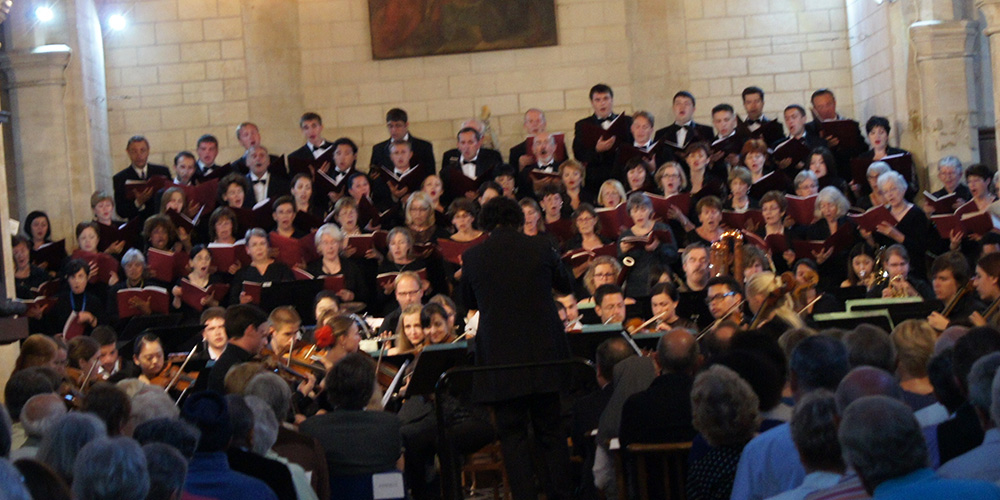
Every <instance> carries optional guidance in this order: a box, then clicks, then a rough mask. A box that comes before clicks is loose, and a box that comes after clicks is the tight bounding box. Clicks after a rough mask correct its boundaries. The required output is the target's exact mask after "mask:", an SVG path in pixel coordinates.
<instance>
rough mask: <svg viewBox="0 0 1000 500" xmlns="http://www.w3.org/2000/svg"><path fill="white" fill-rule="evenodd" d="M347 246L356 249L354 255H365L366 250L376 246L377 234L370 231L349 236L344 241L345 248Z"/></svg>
mask: <svg viewBox="0 0 1000 500" xmlns="http://www.w3.org/2000/svg"><path fill="white" fill-rule="evenodd" d="M347 247H351V248H353V249H354V255H355V256H356V257H363V256H364V255H365V252H367V251H369V250H371V249H372V248H375V234H374V233H370V234H360V235H355V236H348V237H347V241H345V242H344V248H347Z"/></svg>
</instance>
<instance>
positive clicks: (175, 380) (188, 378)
mask: <svg viewBox="0 0 1000 500" xmlns="http://www.w3.org/2000/svg"><path fill="white" fill-rule="evenodd" d="M197 349H198V346H197V345H195V346H194V347H192V348H191V351H190V352H188V353H186V354H185V353H183V352H181V353H174V354H170V355H168V356H167V360H166V366H164V367H163V370H160V373H159V374H157V375H156V376H155V377H153V378H151V379H150V380H149V383H150V385H155V386H158V387H162V388H163V392H170V390H171V389H175V390H177V391H180V393H181V394H180V395H181V396H183V395H184V393H186V392H187V390H188V389H189V388H191V386H192V385H193V384H194V383H195V381H196V380H198V375H199V374H198V373H194V375H191V374H190V373H187V372H185V371H184V369H185V368H186V367H187V364H188V361H191V358H192V357H193V356H194V353H195V351H196V350H197ZM177 400H178V401H180V397H178V398H177Z"/></svg>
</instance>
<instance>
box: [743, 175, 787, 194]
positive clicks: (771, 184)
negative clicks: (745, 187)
mask: <svg viewBox="0 0 1000 500" xmlns="http://www.w3.org/2000/svg"><path fill="white" fill-rule="evenodd" d="M787 188H788V177H786V176H785V174H784V173H782V172H780V171H774V172H768V173H766V174H764V175H763V176H762V177H761V178H760V179H757V182H754V183H753V184H751V185H750V197H751V198H756V199H758V200H759V199H761V198H763V197H764V195H765V194H767V193H768V192H770V191H781V192H782V193H784V192H785V191H787Z"/></svg>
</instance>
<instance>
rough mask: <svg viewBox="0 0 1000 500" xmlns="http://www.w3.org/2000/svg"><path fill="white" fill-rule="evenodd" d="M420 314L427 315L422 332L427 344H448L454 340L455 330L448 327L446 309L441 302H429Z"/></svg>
mask: <svg viewBox="0 0 1000 500" xmlns="http://www.w3.org/2000/svg"><path fill="white" fill-rule="evenodd" d="M421 314H422V315H424V316H426V317H427V324H428V326H427V327H426V328H424V333H425V334H426V337H427V342H428V343H429V344H450V343H451V342H453V341H455V330H454V329H452V328H449V327H448V311H445V309H444V307H443V306H442V305H441V304H434V303H430V304H427V305H425V306H424V307H423V309H422V311H421Z"/></svg>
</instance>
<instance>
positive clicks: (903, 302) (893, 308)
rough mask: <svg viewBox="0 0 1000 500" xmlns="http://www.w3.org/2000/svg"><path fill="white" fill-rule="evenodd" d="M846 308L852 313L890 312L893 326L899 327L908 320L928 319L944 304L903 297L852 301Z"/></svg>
mask: <svg viewBox="0 0 1000 500" xmlns="http://www.w3.org/2000/svg"><path fill="white" fill-rule="evenodd" d="M846 307H847V310H848V311H851V312H854V311H877V310H885V311H888V313H889V317H890V318H892V322H893V324H896V325H898V324H900V323H902V322H903V321H906V320H908V319H927V317H928V316H930V315H931V313H932V312H934V311H940V310H941V309H943V308H944V304H942V303H941V301H940V300H924V298H923V297H901V298H886V299H883V298H875V299H859V300H851V301H848V302H847V304H846Z"/></svg>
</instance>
